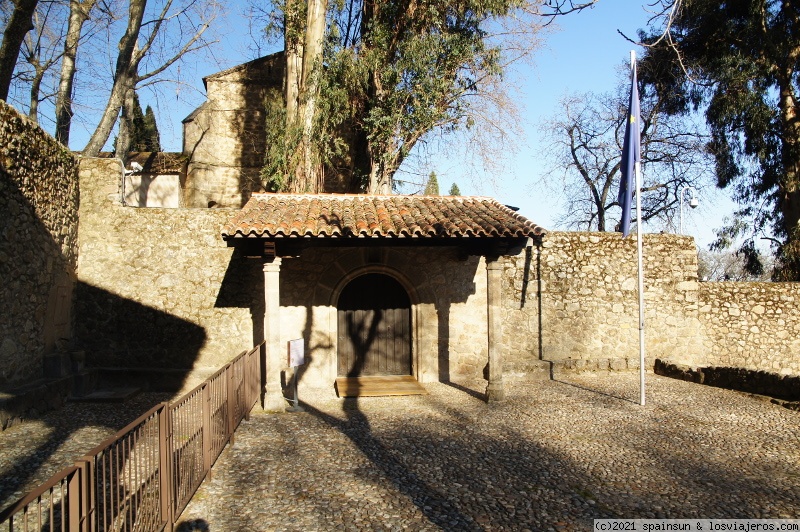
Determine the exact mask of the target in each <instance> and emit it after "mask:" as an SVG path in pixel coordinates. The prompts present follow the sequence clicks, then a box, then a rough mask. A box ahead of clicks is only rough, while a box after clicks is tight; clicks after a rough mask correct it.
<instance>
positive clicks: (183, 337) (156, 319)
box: [75, 282, 206, 391]
mask: <svg viewBox="0 0 800 532" xmlns="http://www.w3.org/2000/svg"><path fill="white" fill-rule="evenodd" d="M76 292H77V298H76V299H77V301H76V309H75V314H76V320H75V338H76V343H77V345H78V346H79V347H80V348H81V349H84V350H85V351H86V362H87V365H88V366H89V367H90V368H107V369H110V370H116V373H117V374H120V375H121V376H122V377H123V378H125V379H126V380H128V381H131V380H136V377H137V376H140V377H142V378H146V379H147V380H146V382H144V383H142V384H140V385H145V386H147V387H148V388H149V389H151V390H158V391H177V390H179V389H180V388H181V387H182V386H183V384H184V381H185V379H186V377H187V375H188V374H189V372H191V370H192V367H193V365H194V362H195V360H196V359H197V357H198V355H199V352H200V349H201V348H202V347H203V344H204V343H205V341H206V333H205V330H204V329H203V328H202V327H200V326H199V325H196V324H194V323H191V322H189V321H186V320H184V319H181V318H178V317H176V316H173V315H171V314H168V313H166V312H163V311H161V310H158V309H155V308H152V307H148V306H145V305H142V304H141V303H137V302H136V301H132V300H130V299H126V298H124V297H120V296H118V295H116V294H113V293H111V292H108V291H107V290H103V289H102V288H98V287H96V286H92V285H89V284H86V283H83V282H78V286H77V290H76ZM137 384H139V383H137Z"/></svg>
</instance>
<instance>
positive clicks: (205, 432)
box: [0, 342, 263, 532]
mask: <svg viewBox="0 0 800 532" xmlns="http://www.w3.org/2000/svg"><path fill="white" fill-rule="evenodd" d="M262 345H263V342H262V343H261V344H259V345H256V346H255V347H254V348H253V349H251V350H249V351H243V352H242V353H241V354H239V355H238V356H237V357H235V358H234V359H233V360H231V361H230V362H228V363H227V364H226V365H225V366H223V367H222V368H220V369H219V370H218V371H216V372H215V373H214V374H213V375H212V376H211V377H209V378H208V379H206V380H205V381H204V382H203V383H201V384H199V385H198V386H196V387H195V388H193V389H192V390H191V391H189V392H188V393H186V394H184V395H183V396H182V397H180V398H179V399H177V400H175V401H173V402H171V403H159V404H158V405H156V406H154V407H152V408H151V409H149V410H148V411H147V412H145V413H144V414H142V415H141V416H139V417H138V418H137V419H136V420H134V421H133V422H131V423H129V424H128V425H127V426H126V427H125V428H123V429H122V430H120V431H118V432H117V433H116V434H115V435H114V436H111V437H110V438H107V439H106V440H104V441H103V442H101V443H100V444H99V445H97V446H95V447H94V448H93V449H91V450H90V451H89V452H88V453H86V455H85V456H83V457H81V458H80V459H79V460H77V461H76V463H75V465H72V466H70V467H67V468H65V469H63V470H61V471H60V472H58V473H56V474H55V475H53V477H51V478H50V479H49V480H48V481H47V482H45V483H44V484H42V485H40V486H38V487H37V488H36V489H34V490H33V491H31V492H30V493H29V494H28V495H26V496H24V497H22V498H21V499H20V500H19V501H17V502H16V503H14V504H12V505H11V506H9V507H8V508H6V509H5V510H3V511H2V512H0V531H5V530H8V531H12V530H17V529H21V530H28V529H29V528H31V526H35V528H36V530H48V529H49V530H56V529H59V530H67V531H80V532H84V531H85V532H95V531H96V532H105V531H109V530H115V531H117V530H119V531H127V530H134V529H135V530H137V531H142V532H149V531H161V530H168V531H171V530H172V528H173V526H174V524H175V520H176V519H177V518H178V516H180V513H181V512H182V511H183V510H184V508H185V507H186V505H187V504H188V503H189V501H190V500H191V498H192V496H193V495H194V493H195V492H196V491H197V488H198V487H199V486H200V484H201V483H202V481H203V479H204V478H205V477H206V475H207V474H208V471H209V470H210V469H211V466H213V464H214V462H215V461H216V459H217V458H218V457H219V455H220V453H221V452H222V450H223V449H224V448H225V445H227V444H228V442H229V441H231V440H232V438H233V434H234V432H235V430H236V429H237V428H238V426H239V424H240V422H241V421H242V419H244V418H248V417H249V415H250V411H251V410H252V408H253V406H254V405H255V404H256V402H257V401H258V398H259V393H260V381H261V357H260V356H259V355H258V353H259V349H260V348H261V346H262ZM198 397H199V405H197V404H196V403H197V402H198ZM184 422H185V423H184ZM176 424H177V425H176ZM176 426H177V428H178V430H179V432H178V434H177V437H176ZM184 429H188V430H184ZM29 518H31V519H32V520H33V521H34V524H32V525H29ZM19 521H21V523H22V524H21V526H18V525H17V522H19ZM48 527H49V528H48Z"/></svg>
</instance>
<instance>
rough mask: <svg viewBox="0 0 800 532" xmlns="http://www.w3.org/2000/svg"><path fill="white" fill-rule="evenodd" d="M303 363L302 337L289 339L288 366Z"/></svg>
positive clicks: (304, 359)
mask: <svg viewBox="0 0 800 532" xmlns="http://www.w3.org/2000/svg"><path fill="white" fill-rule="evenodd" d="M305 363H306V356H305V342H304V341H303V339H302V338H298V339H297V340H289V367H292V368H296V367H298V366H302V365H303V364H305Z"/></svg>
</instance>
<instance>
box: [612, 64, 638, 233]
mask: <svg viewBox="0 0 800 532" xmlns="http://www.w3.org/2000/svg"><path fill="white" fill-rule="evenodd" d="M641 160H642V156H641V139H640V133H639V89H638V87H637V86H636V63H635V62H634V63H633V68H632V71H631V98H630V101H629V102H628V120H627V121H626V123H625V140H624V141H623V143H622V162H621V164H620V170H621V171H622V177H621V178H620V182H619V196H618V197H617V201H619V204H620V206H621V207H622V219H621V220H620V230H621V231H622V236H623V238H624V237H626V236H628V233H630V230H631V205H632V204H633V192H634V189H635V188H636V163H638V162H641Z"/></svg>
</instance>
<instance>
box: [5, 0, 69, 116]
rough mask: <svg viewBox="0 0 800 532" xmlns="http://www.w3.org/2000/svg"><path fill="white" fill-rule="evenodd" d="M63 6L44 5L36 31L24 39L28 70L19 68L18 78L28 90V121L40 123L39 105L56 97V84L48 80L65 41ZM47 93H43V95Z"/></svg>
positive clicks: (23, 55) (38, 12) (23, 54)
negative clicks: (46, 78)
mask: <svg viewBox="0 0 800 532" xmlns="http://www.w3.org/2000/svg"><path fill="white" fill-rule="evenodd" d="M63 11H65V5H64V2H59V1H47V2H41V3H40V4H39V6H38V8H37V10H36V12H35V13H34V15H33V23H34V28H33V30H32V31H29V32H28V34H27V35H26V36H25V39H24V40H23V43H22V50H21V54H20V55H21V59H22V61H23V62H24V63H26V64H27V65H28V69H27V70H25V69H21V68H19V67H18V68H17V73H16V74H15V77H17V78H20V79H21V80H22V81H24V82H25V84H26V85H27V86H28V88H29V90H28V105H27V107H28V118H29V119H30V120H31V121H32V122H34V123H37V124H38V123H39V103H40V102H42V101H44V100H47V99H50V98H52V97H53V96H55V92H56V88H55V83H54V82H53V80H52V79H50V80H49V81H50V82H49V83H48V82H47V81H46V80H45V76H48V74H50V76H48V77H50V78H52V77H53V76H52V72H51V69H52V68H53V67H54V65H56V64H57V63H58V61H59V60H61V57H62V54H63V52H62V47H61V42H62V40H63V37H64V24H63V19H64V17H63ZM43 91H44V92H43Z"/></svg>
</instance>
